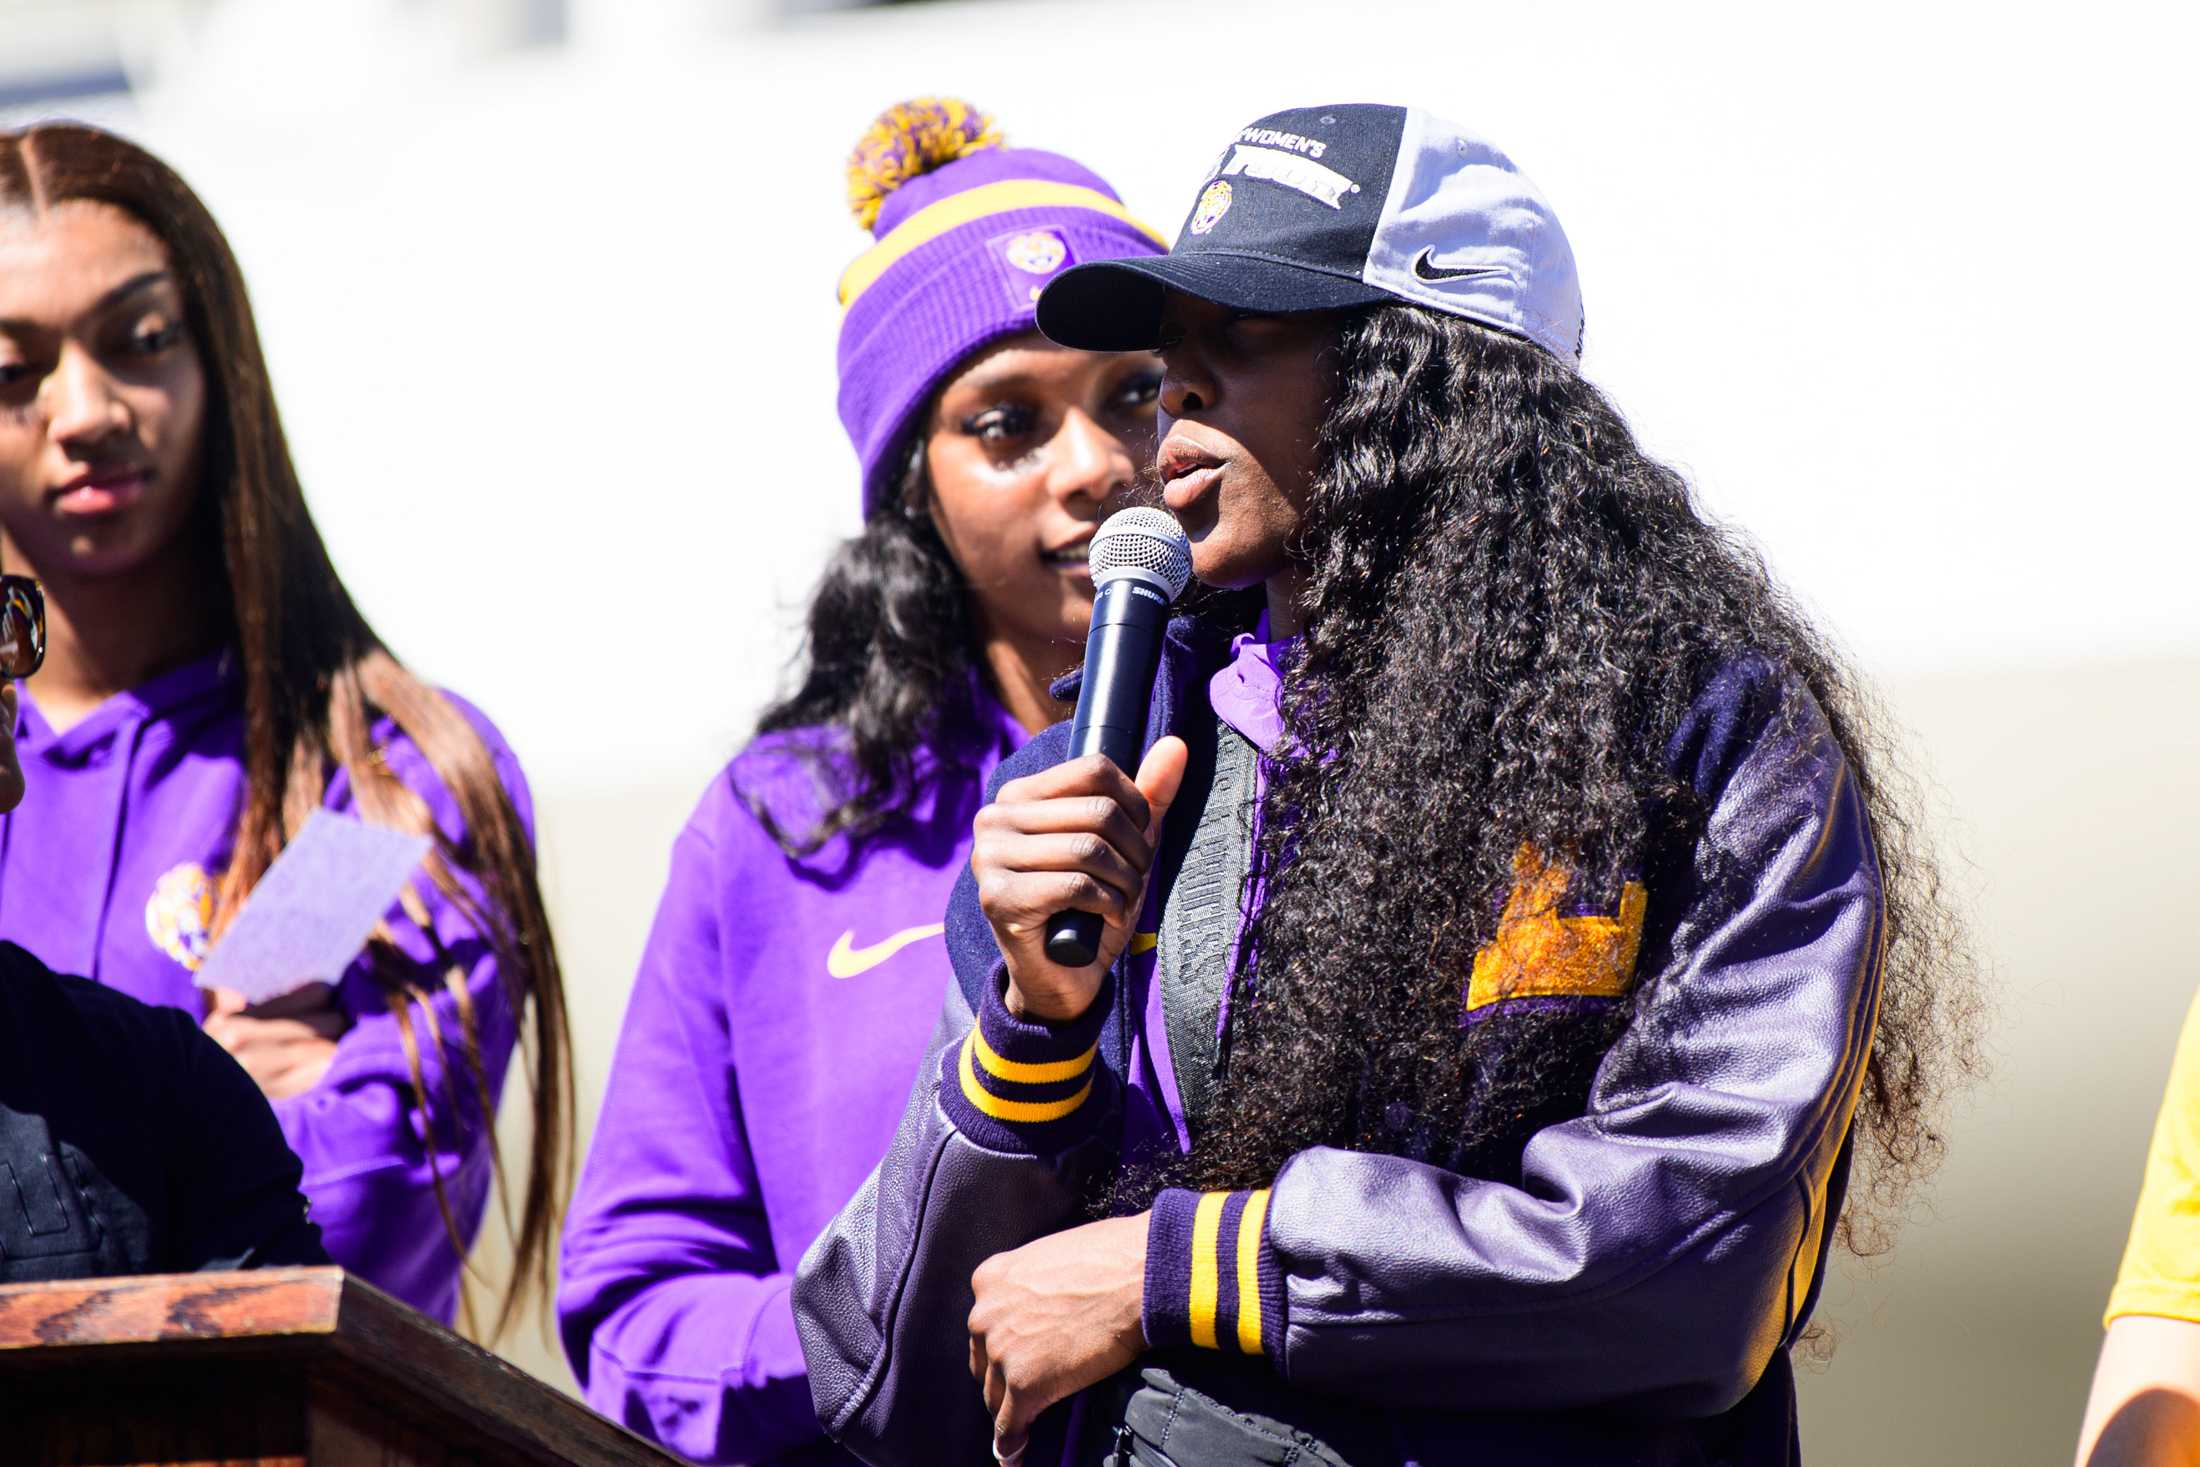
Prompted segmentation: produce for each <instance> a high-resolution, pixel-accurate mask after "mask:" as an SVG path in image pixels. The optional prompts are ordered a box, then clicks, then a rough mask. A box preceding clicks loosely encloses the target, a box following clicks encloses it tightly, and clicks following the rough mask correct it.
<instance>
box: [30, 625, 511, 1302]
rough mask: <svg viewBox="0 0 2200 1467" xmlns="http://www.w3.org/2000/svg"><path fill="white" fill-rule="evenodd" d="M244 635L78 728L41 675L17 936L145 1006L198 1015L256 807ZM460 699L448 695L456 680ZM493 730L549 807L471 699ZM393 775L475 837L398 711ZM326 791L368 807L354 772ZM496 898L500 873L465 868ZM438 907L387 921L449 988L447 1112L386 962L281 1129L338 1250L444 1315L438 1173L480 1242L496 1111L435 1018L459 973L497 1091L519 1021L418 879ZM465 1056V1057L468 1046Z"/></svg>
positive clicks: (452, 830) (475, 944) (452, 1283)
mask: <svg viewBox="0 0 2200 1467" xmlns="http://www.w3.org/2000/svg"><path fill="white" fill-rule="evenodd" d="M234 656H235V654H234V653H227V652H225V653H222V654H219V655H217V656H213V657H209V658H206V659H204V660H202V661H198V662H194V663H190V664H188V665H186V666H184V667H180V668H177V669H176V670H174V671H173V672H169V673H165V674H163V675H162V676H160V677H157V678H155V679H153V680H152V681H150V682H148V683H146V684H145V685H144V686H142V687H138V688H134V689H132V690H130V691H129V692H126V693H118V694H117V695H115V696H114V697H112V698H110V699H108V700H107V701H106V702H105V703H102V704H101V705H100V706H99V707H98V708H96V709H94V710H93V711H92V712H91V713H90V714H88V715H87V716H86V717H85V718H84V719H83V720H82V721H81V722H79V723H77V724H76V725H75V726H74V727H72V728H70V729H69V730H67V731H66V732H65V733H58V734H57V733H55V732H54V730H53V729H52V727H51V726H50V725H48V724H47V722H46V721H45V719H44V718H43V717H42V716H41V715H40V713H39V710H38V701H37V692H36V689H37V683H36V680H35V679H34V680H32V681H31V682H29V683H26V684H24V686H23V689H22V691H23V693H24V697H23V700H22V707H21V710H20V712H19V714H18V716H17V721H16V746H17V751H18V753H19V755H20V757H21V759H22V762H23V766H24V771H25V774H26V777H27V783H28V792H27V793H26V795H25V797H24V800H23V803H22V805H21V807H20V808H18V809H17V810H16V811H15V812H14V813H13V814H12V815H8V816H4V817H0V938H5V939H7V940H9V941H12V942H15V943H17V944H19V945H21V946H22V947H24V948H25V949H27V950H28V951H30V952H32V953H34V954H36V955H37V956H38V957H39V958H40V959H41V960H43V961H44V962H45V964H46V965H47V966H48V967H50V968H52V969H54V970H55V971H57V972H62V973H71V974H77V975H81V976H83V977H86V978H90V979H92V980H93V981H95V982H97V983H100V984H103V985H105V986H106V987H108V988H112V989H116V990H119V991H120V992H123V993H127V994H129V995H130V996H132V997H133V998H138V999H142V1000H144V1001H145V1002H147V1003H153V1004H164V1005H168V1006H170V1007H174V1008H180V1009H183V1010H185V1011H187V1012H189V1013H190V1014H192V1015H194V1016H197V1015H200V1014H203V1013H204V1011H205V1005H204V1000H203V996H202V995H201V993H200V992H199V990H198V989H197V988H196V987H195V986H194V985H193V983H192V981H191V975H192V974H193V972H195V971H196V970H197V968H198V965H199V962H200V960H201V959H202V958H203V957H204V956H205V953H206V946H207V925H208V922H209V920H210V919H211V917H212V914H213V890H214V882H215V881H216V880H217V879H218V878H219V876H220V873H221V872H222V870H223V869H224V867H225V866H226V865H227V863H228V860H229V855H230V851H231V849H232V841H233V836H234V833H235V826H236V822H237V819H238V816H239V814H240V813H241V812H242V810H243V807H244V798H245V771H244V761H243V750H244V703H243V694H242V690H241V685H240V683H239V680H238V678H237V675H236V672H235V669H234ZM445 696H449V695H448V694H446V695H445ZM451 701H452V702H453V703H454V704H455V705H456V706H457V707H458V708H459V709H460V710H461V711H462V712H463V713H464V714H465V715H466V716H467V718H468V719H470V720H471V721H472V723H473V725H474V727H475V729H476V730H477V731H478V732H479V733H480V734H481V737H482V739H483V740H484V741H485V742H486V744H487V745H488V748H489V752H490V754H491V756H492V758H493V760H494V762H495V766H496V770H497V774H498V776H499V778H500V779H501V780H502V782H503V784H504V787H505V789H506V790H507V791H508V792H509V793H510V795H511V797H512V801H513V804H514V805H515V806H516V807H517V809H518V811H519V814H520V818H521V820H522V822H524V823H525V824H526V826H527V828H528V830H529V831H530V833H531V832H532V830H533V808H532V804H531V802H530V800H529V797H528V791H527V785H526V781H525V779H524V778H523V777H522V775H521V774H520V770H519V765H518V763H517V762H516V761H515V760H514V759H513V757H512V753H511V750H510V749H509V748H507V747H506V746H505V744H504V741H503V739H502V738H501V737H499V735H498V734H497V731H496V729H495V728H494V727H492V726H491V725H490V723H489V721H488V720H487V719H486V718H484V717H482V716H481V714H480V713H479V712H478V711H476V710H475V709H473V708H472V707H470V706H469V705H467V704H466V703H464V702H463V701H461V700H459V699H457V698H452V700H451ZM374 739H375V742H376V744H377V745H378V746H379V747H380V748H381V749H382V751H383V754H384V758H385V760H386V762H387V764H388V767H389V769H390V772H391V773H392V774H394V775H396V777H397V778H398V779H399V780H400V781H402V782H403V783H404V784H405V785H406V786H407V787H408V788H409V789H411V790H412V791H413V792H414V793H415V794H417V795H419V796H420V798H421V799H422V800H424V801H425V802H426V804H427V808H428V810H429V812H430V813H431V814H432V815H433V817H434V819H435V821H436V823H437V825H438V826H440V827H441V829H442V831H443V833H444V834H445V835H446V836H447V837H449V838H450V839H452V840H453V841H462V840H463V839H464V836H465V827H464V823H463V821H462V820H461V819H460V816H459V813H458V807H457V803H456V801H455V800H454V799H453V798H452V797H451V794H450V792H449V791H448V790H446V789H445V788H444V786H443V783H442V781H441V780H440V779H439V778H437V776H436V774H435V772H434V771H433V770H432V769H431V768H430V767H429V765H428V762H427V759H426V757H425V756H424V755H422V754H421V752H420V750H419V749H418V748H417V747H415V746H414V745H413V743H412V741H411V740H410V739H408V738H406V737H404V736H403V735H402V734H400V733H399V732H398V731H397V728H396V726H395V725H394V724H393V723H391V722H390V721H389V720H387V719H384V720H382V721H380V722H379V723H378V724H377V725H376V727H375V729H374ZM323 804H324V805H325V806H326V807H327V808H328V809H330V810H332V811H336V812H339V813H343V814H353V815H356V814H357V813H358V812H357V809H356V807H355V804H354V801H353V799H352V793H351V783H350V779H349V777H348V776H347V775H345V774H343V773H341V772H339V773H338V774H337V775H336V777H335V778H334V779H333V780H331V781H330V783H329V787H328V791H327V795H326V797H325V798H324V800H323ZM460 882H461V884H462V885H463V886H464V887H465V888H466V890H467V891H468V893H469V895H470V896H472V897H473V898H474V900H476V901H482V900H483V895H482V892H481V888H480V886H479V885H478V884H477V883H475V882H473V881H472V880H471V879H469V878H467V877H464V876H461V877H460ZM414 885H415V888H416V889H417V891H418V893H419V895H420V897H421V898H422V900H423V902H424V904H425V909H426V914H427V916H428V919H429V920H428V923H427V925H426V927H425V928H423V927H421V926H419V925H416V924H415V923H414V922H413V921H412V920H411V919H410V918H409V917H407V916H406V915H405V913H404V912H403V911H402V909H399V908H392V909H391V911H390V912H389V914H388V916H387V918H386V919H385V926H386V928H387V930H388V932H389V934H390V936H391V939H392V940H393V942H394V943H395V945H396V948H397V950H398V952H399V953H401V954H402V955H403V956H404V958H405V959H407V960H408V961H409V962H410V963H411V964H412V965H413V966H414V968H415V969H416V973H417V985H418V987H419V988H420V989H422V990H424V991H425V992H428V993H432V994H433V995H434V997H433V998H430V999H426V1000H424V1001H423V1002H424V1003H425V1004H426V1005H427V1007H429V1008H431V1009H432V1010H433V1018H434V1024H433V1026H432V1027H431V1025H430V1024H429V1022H428V1019H427V1016H426V1015H424V1014H423V1013H422V1012H421V1011H420V1009H419V1007H418V1006H416V1007H415V1011H414V1016H413V1017H414V1024H413V1027H414V1031H415V1033H416V1034H418V1035H419V1036H421V1041H422V1042H421V1043H420V1045H419V1049H420V1058H421V1064H422V1074H423V1079H424V1081H425V1088H426V1090H427V1093H428V1095H429V1096H430V1097H431V1108H432V1121H433V1124H432V1125H430V1124H429V1123H428V1121H429V1119H430V1117H423V1116H422V1114H421V1113H420V1110H419V1108H418V1106H417V1105H416V1104H415V1103H414V1100H413V1092H412V1085H411V1080H410V1076H409V1067H408V1062H407V1059H406V1055H405V1050H404V1046H403V1044H402V1042H401V1041H400V1039H399V1037H398V1026H397V1022H396V1020H395V1019H394V1018H392V1017H391V1015H390V1013H389V1010H388V1006H387V1004H386V1002H385V1001H384V998H383V991H382V988H381V986H380V985H379V984H378V983H377V982H376V981H375V979H374V977H373V975H372V973H371V971H370V969H369V966H368V962H367V959H366V958H365V957H364V955H362V957H361V959H360V960H359V961H358V962H356V963H355V964H353V966H352V968H351V970H350V971H349V972H347V973H346V974H345V976H344V978H343V980H342V982H341V984H340V985H339V990H338V998H339V1002H340V1003H341V1004H342V1005H343V1007H344V1009H345V1010H346V1011H347V1013H348V1014H349V1015H350V1017H351V1019H352V1027H351V1029H350V1030H348V1031H347V1032H346V1033H345V1034H344V1036H343V1038H342V1039H340V1040H339V1041H338V1042H337V1046H336V1058H335V1061H334V1063H333V1064H331V1065H330V1067H329V1071H328V1074H327V1075H326V1076H325V1077H324V1078H323V1079H322V1081H321V1082H320V1083H319V1084H318V1085H316V1086H314V1087H313V1089H311V1090H309V1091H307V1092H306V1093H304V1094H303V1095H297V1096H293V1097H291V1098H289V1099H287V1100H278V1101H275V1102H274V1108H275V1115H276V1119H277V1120H278V1121H280V1122H281V1125H282V1129H283V1135H284V1138H285V1139H286V1140H288V1141H289V1143H290V1146H291V1148H292V1149H293V1150H294V1151H296V1152H297V1153H298V1156H299V1158H300V1159H301V1160H302V1161H303V1162H304V1164H305V1175H304V1180H303V1182H302V1184H301V1185H302V1190H303V1191H304V1192H305V1194H306V1197H307V1199H308V1200H309V1201H310V1202H311V1203H312V1207H313V1217H314V1220H315V1221H316V1222H318V1223H319V1224H320V1225H321V1231H322V1235H323V1238H324V1240H325V1241H326V1243H327V1245H328V1251H329V1254H330V1256H332V1257H333V1258H334V1259H335V1260H336V1261H337V1262H338V1263H340V1264H342V1265H343V1266H344V1267H346V1268H348V1269H350V1270H352V1271H353V1272H355V1273H357V1274H359V1275H360V1276H361V1277H363V1278H365V1279H367V1280H368V1281H369V1282H371V1283H373V1284H375V1285H377V1286H378V1287H380V1288H382V1289H385V1290H387V1291H388V1292H390V1293H392V1294H395V1295H396V1296H397V1297H399V1298H401V1299H403V1300H405V1301H406V1302H407V1303H409V1304H411V1305H413V1306H414V1307H416V1308H418V1309H421V1310H422V1311H424V1312H426V1313H428V1314H432V1315H434V1316H435V1317H437V1318H438V1319H442V1320H445V1321H448V1320H449V1319H450V1318H451V1317H452V1315H453V1313H454V1311H455V1309H456V1306H457V1298H458V1277H459V1260H458V1257H457V1255H456V1254H455V1253H454V1251H453V1250H452V1247H451V1243H450V1240H449V1238H448V1236H447V1235H446V1233H445V1231H444V1226H443V1221H442V1215H441V1212H440V1210H439V1209H438V1207H437V1202H436V1196H435V1179H436V1177H437V1176H438V1175H440V1177H441V1178H442V1182H443V1188H444V1193H445V1196H446V1197H447V1198H448V1200H449V1203H450V1207H451V1212H452V1215H453V1217H454V1219H455V1220H456V1221H457V1223H458V1225H459V1228H460V1230H461V1232H462V1233H463V1234H464V1235H465V1237H466V1238H467V1240H468V1241H469V1242H471V1240H472V1238H473V1235H474V1232H475V1230H476V1229H477V1228H478V1227H479V1225H480V1222H481V1216H482V1209H483V1207H484V1205H485V1203H486V1201H487V1198H488V1191H489V1186H490V1181H491V1166H490V1154H489V1130H488V1125H487V1117H485V1115H484V1113H483V1108H482V1106H481V1104H480V1102H479V1099H478V1096H477V1092H476V1088H475V1085H474V1083H473V1081H472V1079H471V1077H470V1075H469V1073H468V1067H467V1066H466V1064H465V1062H464V1059H463V1052H462V1051H459V1050H457V1049H456V1048H455V1046H454V1049H453V1051H452V1053H451V1055H450V1056H448V1057H446V1055H445V1054H444V1053H443V1052H442V1050H441V1049H440V1047H439V1046H438V1045H437V1044H436V1043H435V1042H434V1041H433V1040H432V1039H430V1038H429V1037H428V1036H430V1035H433V1034H435V1033H437V1032H440V1033H442V1034H444V1035H456V1034H459V1033H461V1032H462V1029H461V1019H460V1014H459V1009H458V1004H457V1002H456V1001H455V1000H454V999H453V997H452V996H451V994H450V993H449V992H448V991H447V988H446V984H445V978H446V976H447V975H454V974H455V975H456V977H457V978H458V979H460V980H461V981H462V982H463V985H464V987H465V989H466V991H467V993H468V995H469V996H470V997H471V999H472V1006H473V1010H474V1015H475V1022H476V1024H477V1025H478V1030H479V1034H480V1039H481V1047H482V1059H483V1064H484V1068H485V1069H486V1071H487V1078H488V1088H489V1094H490V1095H491V1096H492V1097H494V1096H495V1095H496V1094H497V1093H498V1092H499V1090H500V1089H501V1087H502V1085H503V1083H504V1071H505V1066H506V1062H507V1061H508V1060H509V1059H510V1057H511V1052H512V1046H513V1042H514V1038H515V1029H514V1024H513V1020H512V1014H511V1010H510V1007H509V1005H508V1004H507V1003H506V1001H505V997H504V990H503V986H502V983H501V981H500V979H499V974H498V968H497V961H496V958H495V956H494V955H493V953H492V952H491V951H490V948H489V944H488V942H487V940H486V938H485V937H484V936H483V934H482V933H481V932H479V931H478V930H477V929H476V928H475V926H474V925H473V923H472V922H471V921H469V920H468V919H467V918H466V917H465V915H464V913H463V912H462V911H461V910H460V909H459V907H458V906H457V905H455V904H453V903H451V902H450V901H448V900H446V899H445V898H444V897H443V896H442V895H441V893H439V892H438V891H437V890H436V888H435V887H434V885H433V884H432V883H430V882H427V881H424V880H423V881H417V882H415V883H414ZM447 1058H448V1059H449V1060H455V1061H456V1063H455V1064H453V1063H448V1062H447Z"/></svg>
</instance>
